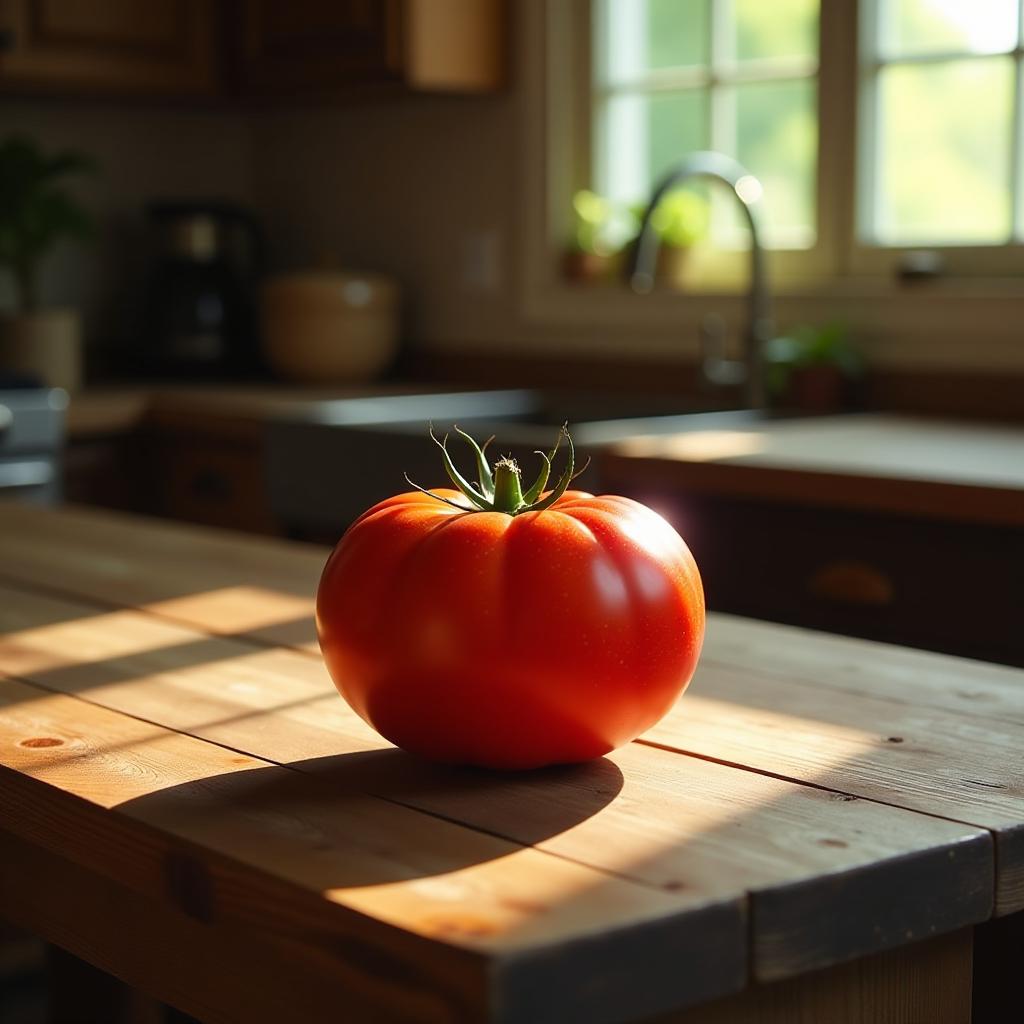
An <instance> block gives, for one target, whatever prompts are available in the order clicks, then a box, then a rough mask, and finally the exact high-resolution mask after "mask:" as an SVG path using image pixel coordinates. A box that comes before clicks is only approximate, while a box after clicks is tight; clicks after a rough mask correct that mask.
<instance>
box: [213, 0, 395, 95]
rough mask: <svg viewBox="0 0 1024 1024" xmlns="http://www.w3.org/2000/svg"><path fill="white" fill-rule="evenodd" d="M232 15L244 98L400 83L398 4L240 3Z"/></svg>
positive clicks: (345, 0) (374, 0)
mask: <svg viewBox="0 0 1024 1024" xmlns="http://www.w3.org/2000/svg"><path fill="white" fill-rule="evenodd" d="M233 11H234V15H233V18H232V21H234V20H235V19H236V18H237V19H240V20H241V46H240V51H239V53H238V55H237V58H236V61H237V68H236V73H237V76H238V79H239V85H240V87H241V88H242V90H243V91H245V92H250V93H256V94H262V95H271V94H273V95H279V96H280V95H289V94H306V95H310V94H312V95H316V94H322V95H329V94H332V93H335V92H337V91H338V90H339V89H343V88H346V87H350V86H353V85H374V84H377V85H380V84H386V83H389V82H394V83H397V82H400V81H401V78H402V67H401V47H400V20H401V5H400V4H399V3H398V2H397V0H288V2H287V3H281V2H280V0H238V2H237V3H236V4H235V6H234V8H233ZM232 35H234V33H232Z"/></svg>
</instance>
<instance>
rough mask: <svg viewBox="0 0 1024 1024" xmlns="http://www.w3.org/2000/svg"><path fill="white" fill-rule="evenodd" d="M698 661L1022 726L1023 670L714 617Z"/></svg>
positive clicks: (752, 621) (774, 624) (1023, 710)
mask: <svg viewBox="0 0 1024 1024" xmlns="http://www.w3.org/2000/svg"><path fill="white" fill-rule="evenodd" d="M701 661H702V663H703V664H705V665H709V664H712V663H713V664H716V665H723V666H729V667H732V668H735V669H746V668H749V667H750V666H756V668H757V672H758V674H759V675H771V676H779V677H781V678H783V679H790V680H800V681H802V682H805V683H809V684H812V685H814V686H818V687H822V688H826V689H830V690H839V691H843V692H846V693H852V694H864V695H865V696H871V697H882V698H885V699H887V700H894V701H900V702H902V703H907V704H915V705H924V706H927V707H933V708H944V709H946V710H948V711H954V712H957V713H959V714H965V715H972V716H977V715H981V716H984V717H986V718H997V719H1000V720H1002V721H1008V722H1014V723H1016V724H1021V725H1024V693H1022V686H1024V672H1022V671H1021V670H1020V669H1016V668H1009V667H1007V666H1004V665H993V664H989V663H986V662H982V661H971V660H968V659H965V658H955V657H952V656H950V655H946V654H933V653H931V652H929V651H918V650H911V649H910V648H908V647H898V646H895V645H893V644H882V643H876V642H873V641H871V640H861V639H853V638H850V637H843V636H836V635H834V634H831V633H821V632H816V631H814V630H810V629H800V628H799V627H797V626H783V625H779V624H777V623H767V622H759V621H757V620H755V619H744V618H739V617H738V616H735V615H724V614H721V613H719V614H716V615H713V616H712V617H711V618H710V620H709V622H708V628H707V634H706V636H705V639H704V651H703V653H702V655H701Z"/></svg>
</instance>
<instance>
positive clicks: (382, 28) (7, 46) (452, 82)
mask: <svg viewBox="0 0 1024 1024" xmlns="http://www.w3.org/2000/svg"><path fill="white" fill-rule="evenodd" d="M503 14H504V10H503V3H502V0H286V2H282V0H146V2H145V3H141V2H139V0H0V92H5V93H9V94H14V93H20V94H33V93H49V94H58V95H92V96H116V95H133V96H167V97H182V98H185V97H189V96H218V95H219V96H239V97H243V98H244V97H250V96H251V97H259V98H263V99H275V98H280V99H311V100H319V99H335V98H342V97H346V96H350V95H354V94H359V93H365V92H381V91H408V90H411V91H437V92H487V91H491V90H493V89H495V88H497V87H498V86H499V85H500V84H501V82H502V78H503V74H504V53H503V49H504V32H503V27H504V26H503Z"/></svg>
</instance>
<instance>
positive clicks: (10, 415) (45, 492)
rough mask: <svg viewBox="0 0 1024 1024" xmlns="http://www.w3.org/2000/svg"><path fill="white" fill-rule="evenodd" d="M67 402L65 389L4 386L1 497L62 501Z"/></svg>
mask: <svg viewBox="0 0 1024 1024" xmlns="http://www.w3.org/2000/svg"><path fill="white" fill-rule="evenodd" d="M67 405H68V396H67V393H66V392H64V391H61V390H60V388H10V389H3V388H0V500H6V499H18V500H21V501H32V502H37V503H39V504H45V505H53V504H56V503H57V502H58V501H60V497H61V451H62V449H63V446H64V414H65V410H66V409H67Z"/></svg>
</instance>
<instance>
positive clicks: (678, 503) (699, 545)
mask: <svg viewBox="0 0 1024 1024" xmlns="http://www.w3.org/2000/svg"><path fill="white" fill-rule="evenodd" d="M609 489H610V490H613V491H614V490H617V489H622V488H617V486H616V484H615V483H612V484H611V485H610V487H609ZM632 490H633V493H636V494H637V496H638V497H640V496H641V494H640V492H638V491H636V489H635V488H633V489H632ZM642 497H643V500H645V501H648V502H649V503H651V504H652V505H654V506H655V507H657V508H658V509H659V510H660V511H661V512H662V513H663V514H665V515H666V516H667V517H668V518H669V519H670V520H671V521H672V522H674V523H675V524H676V525H677V526H678V527H679V529H680V530H681V531H682V532H683V534H684V536H685V537H686V540H687V543H688V544H689V545H690V547H691V549H692V550H693V552H694V556H695V557H696V559H697V562H698V564H699V566H700V568H701V574H702V576H703V579H704V586H705V591H706V596H707V603H708V607H709V608H712V609H715V610H717V611H726V612H732V613H735V614H737V615H746V616H750V617H752V618H758V619H767V620H771V621H774V622H784V623H791V624H794V625H800V626H807V627H809V628H812V629H821V630H825V631H827V632H830V633H844V634H847V635H850V636H860V637H867V638H870V639H873V640H882V641H886V642H890V643H899V644H904V645H907V646H912V647H919V648H924V649H926V650H932V651H943V652H946V653H949V654H958V655H962V656H964V657H972V658H981V659H984V660H987V661H999V662H1005V663H1007V664H1013V665H1021V666H1024V633H1022V630H1021V623H1022V622H1024V577H1022V575H1021V571H1020V567H1021V566H1024V531H1021V530H1019V529H1014V528H1010V527H992V526H977V525H965V524H960V523H945V522H928V521H921V520H917V519H914V518H911V517H904V516H893V515H876V514H870V513H863V512H851V511H849V510H846V509H842V508H836V507H832V508H827V507H823V508H815V509H808V508H802V507H800V506H798V505H792V504H786V503H776V502H771V501H757V500H742V499H739V500H737V499H730V498H713V497H708V496H695V495H686V494H682V493H679V492H673V491H668V492H664V491H659V490H658V489H656V488H653V487H651V488H648V489H645V490H644V491H643V492H642Z"/></svg>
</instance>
